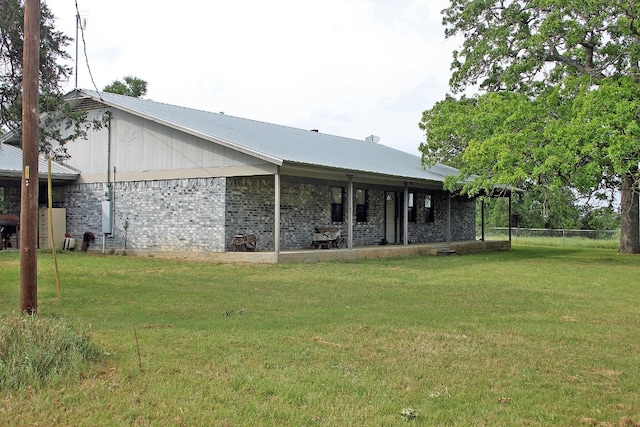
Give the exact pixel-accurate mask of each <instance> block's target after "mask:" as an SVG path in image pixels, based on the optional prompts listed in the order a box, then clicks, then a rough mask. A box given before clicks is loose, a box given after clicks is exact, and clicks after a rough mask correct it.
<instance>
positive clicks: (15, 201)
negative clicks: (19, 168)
mask: <svg viewBox="0 0 640 427" xmlns="http://www.w3.org/2000/svg"><path fill="white" fill-rule="evenodd" d="M3 188H4V212H2V213H5V214H9V215H19V214H20V191H21V190H20V183H19V182H18V183H17V184H16V185H11V186H9V185H7V186H6V187H3Z"/></svg>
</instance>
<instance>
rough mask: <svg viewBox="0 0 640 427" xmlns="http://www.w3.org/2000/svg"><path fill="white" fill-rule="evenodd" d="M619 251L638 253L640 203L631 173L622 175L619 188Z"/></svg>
mask: <svg viewBox="0 0 640 427" xmlns="http://www.w3.org/2000/svg"><path fill="white" fill-rule="evenodd" d="M620 193H621V200H620V252H621V253H624V254H638V253H640V205H639V204H638V188H637V185H636V183H635V180H634V175H633V174H632V173H628V174H625V175H624V176H623V177H622V186H621V188H620Z"/></svg>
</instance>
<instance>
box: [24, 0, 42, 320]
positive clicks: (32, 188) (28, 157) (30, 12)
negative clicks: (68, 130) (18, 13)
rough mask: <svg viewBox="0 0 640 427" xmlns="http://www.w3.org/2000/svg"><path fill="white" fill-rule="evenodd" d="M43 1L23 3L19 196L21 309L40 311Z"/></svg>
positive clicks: (28, 0) (28, 311) (34, 312)
mask: <svg viewBox="0 0 640 427" xmlns="http://www.w3.org/2000/svg"><path fill="white" fill-rule="evenodd" d="M39 56H40V0H26V1H25V4H24V50H23V56H22V192H21V199H20V310H21V311H22V312H23V313H25V314H36V312H37V311H38V259H37V254H36V249H37V248H38V234H37V230H38V152H39V150H38V145H39V144H38V142H39V135H38V132H39V119H38V116H39V108H38V92H39V90H38V88H39Z"/></svg>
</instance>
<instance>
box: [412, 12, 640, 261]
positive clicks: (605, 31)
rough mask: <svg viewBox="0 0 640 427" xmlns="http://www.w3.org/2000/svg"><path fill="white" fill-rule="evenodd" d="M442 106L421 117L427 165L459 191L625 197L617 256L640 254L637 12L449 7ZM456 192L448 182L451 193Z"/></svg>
mask: <svg viewBox="0 0 640 427" xmlns="http://www.w3.org/2000/svg"><path fill="white" fill-rule="evenodd" d="M443 16H444V18H443V24H444V25H445V27H446V29H445V34H446V35H447V37H453V36H456V35H461V36H463V38H464V39H463V42H462V46H461V49H460V50H459V51H456V52H454V55H453V62H452V76H451V80H450V85H451V88H452V91H453V92H454V93H461V92H463V91H467V92H469V91H473V90H476V91H479V92H480V94H479V95H475V96H465V95H461V96H460V97H459V98H456V97H454V96H451V95H448V96H447V97H446V99H444V100H442V101H440V102H438V103H437V104H436V105H435V106H434V107H433V108H431V109H430V110H427V111H425V112H424V113H423V117H422V121H421V123H420V126H421V128H422V129H423V130H424V131H425V135H426V141H425V142H424V143H423V144H421V145H420V150H421V151H422V155H423V162H424V163H425V164H426V165H430V164H433V163H435V162H437V161H444V162H445V163H449V164H452V165H454V166H456V167H458V168H459V169H460V171H461V177H458V178H469V177H472V176H475V175H477V179H473V180H469V181H467V183H466V184H465V185H464V188H463V191H465V192H467V193H469V194H478V193H480V192H481V191H483V190H489V189H491V188H493V187H494V186H496V185H513V186H518V187H524V188H531V187H532V186H538V187H541V188H543V189H547V191H548V192H550V193H551V192H554V191H559V189H561V188H571V189H573V190H575V191H577V192H578V193H579V194H580V195H586V196H591V197H596V198H599V199H611V198H612V197H613V194H614V193H615V192H619V193H620V194H621V251H622V252H630V253H638V252H640V236H639V232H638V231H639V228H638V214H639V210H638V180H639V175H638V162H639V161H640V43H639V41H640V40H639V39H640V22H639V21H638V19H639V18H640V4H636V2H635V1H633V0H619V1H616V2H611V1H609V0H452V1H451V5H450V7H448V8H447V9H445V10H444V11H443ZM456 181H457V180H450V181H448V183H447V185H448V186H450V187H453V186H455V185H456V183H455V182H456Z"/></svg>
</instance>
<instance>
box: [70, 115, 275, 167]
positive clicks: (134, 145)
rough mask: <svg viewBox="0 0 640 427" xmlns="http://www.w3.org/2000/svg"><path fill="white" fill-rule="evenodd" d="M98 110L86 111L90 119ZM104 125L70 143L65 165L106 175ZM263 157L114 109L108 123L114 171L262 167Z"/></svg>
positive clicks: (105, 134)
mask: <svg viewBox="0 0 640 427" xmlns="http://www.w3.org/2000/svg"><path fill="white" fill-rule="evenodd" d="M100 114H102V111H92V112H90V117H89V118H90V119H94V118H96V117H98V116H99V115H100ZM108 135H109V131H108V129H106V128H103V129H100V130H95V131H90V132H89V135H88V139H87V140H78V141H74V142H70V143H69V144H68V146H67V149H68V152H69V154H70V155H71V158H70V159H69V160H68V161H67V164H68V165H69V166H72V167H75V168H77V169H80V171H81V174H82V176H85V177H86V176H87V175H99V174H106V171H107V146H108V144H107V141H108ZM76 159H78V161H76ZM266 164H267V163H266V162H264V161H263V160H260V159H257V158H255V157H252V156H249V155H247V154H243V153H240V152H238V151H235V150H231V149H228V148H225V147H223V146H221V145H218V144H215V143H213V142H210V141H206V140H204V139H201V138H198V137H196V136H193V135H190V134H187V133H184V132H181V131H179V130H175V129H172V128H169V127H166V126H164V125H161V124H158V123H155V122H153V121H151V120H148V119H145V118H141V117H137V116H134V115H132V114H129V113H126V112H123V111H115V112H114V113H113V117H112V122H111V165H112V166H115V167H116V168H117V172H118V174H120V173H129V172H143V171H165V170H189V169H203V168H204V169H210V172H211V173H210V176H217V174H216V169H217V168H225V167H242V166H247V165H251V166H263V165H266Z"/></svg>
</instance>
